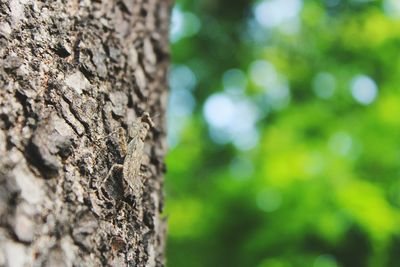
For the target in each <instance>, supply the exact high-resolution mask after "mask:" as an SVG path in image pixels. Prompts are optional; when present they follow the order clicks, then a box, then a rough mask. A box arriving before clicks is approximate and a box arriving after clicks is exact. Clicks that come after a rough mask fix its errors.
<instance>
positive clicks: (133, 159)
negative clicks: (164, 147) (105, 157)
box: [123, 138, 144, 196]
mask: <svg viewBox="0 0 400 267" xmlns="http://www.w3.org/2000/svg"><path fill="white" fill-rule="evenodd" d="M143 147H144V143H143V141H142V140H141V139H140V138H133V139H132V140H131V141H130V142H129V144H128V149H127V154H126V157H125V160H124V167H123V175H124V179H125V180H126V181H127V183H128V184H129V186H130V187H131V188H132V189H133V191H134V194H135V196H139V194H140V191H141V187H142V181H141V179H140V166H141V165H142V161H143V155H142V153H143Z"/></svg>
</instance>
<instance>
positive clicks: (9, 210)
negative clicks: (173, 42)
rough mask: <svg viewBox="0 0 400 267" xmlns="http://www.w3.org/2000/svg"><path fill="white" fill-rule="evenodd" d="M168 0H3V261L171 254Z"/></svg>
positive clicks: (91, 262) (139, 258) (157, 258)
mask: <svg viewBox="0 0 400 267" xmlns="http://www.w3.org/2000/svg"><path fill="white" fill-rule="evenodd" d="M170 5H171V3H170V2H169V1H166V0H135V1H129V0H121V1H95V0H81V1H54V2H53V1H51V2H50V1H36V0H9V1H5V0H0V62H1V63H0V159H1V160H0V266H163V265H164V242H165V228H166V227H165V220H164V219H163V217H162V215H161V213H162V209H163V191H162V189H163V172H164V171H165V166H164V163H163V157H164V154H165V151H166V144H165V135H166V134H165V127H164V122H165V109H166V99H167V85H166V76H167V67H168V62H169V51H168V39H167V38H168V22H169V12H170ZM145 112H148V113H149V114H150V117H152V120H153V121H154V127H151V128H150V129H148V132H147V134H146V131H142V132H141V133H144V135H143V136H142V135H138V132H137V130H138V129H139V130H140V131H141V130H147V128H146V127H145V126H150V122H148V121H145V120H144V119H143V118H144V117H145V115H143V114H146V113H145ZM140 118H142V119H140ZM147 120H150V119H147ZM146 123H147V124H146ZM120 127H122V128H123V129H124V130H123V131H117V129H121V128H120ZM124 133H125V135H126V141H125V139H124V138H123V137H124ZM131 140H133V141H132V142H133V143H134V146H128V145H127V144H126V143H127V142H130V141H131ZM135 142H139V143H140V144H139V145H138V146H136V144H135ZM131 144H132V143H131ZM140 145H143V148H141V146H140ZM132 147H133V149H131V150H129V149H130V148H132ZM126 148H128V149H126ZM129 151H131V152H129ZM132 151H133V153H134V156H132ZM126 153H128V154H126ZM129 153H131V154H130V155H129ZM125 159H126V160H125ZM129 160H133V161H135V164H133V165H131V164H129V162H128V161H129ZM117 164H122V165H123V166H124V170H123V171H122V170H121V171H115V172H114V171H110V170H111V169H112V168H113V166H116V165H117ZM119 166H121V165H119ZM136 166H137V167H136ZM116 169H117V168H113V170H116ZM125 169H126V170H127V171H126V170H125ZM135 171H137V173H135ZM126 172H128V175H127V173H126ZM132 173H133V174H132ZM129 177H130V178H129ZM129 179H131V180H129ZM132 183H133V185H132ZM133 187H135V188H137V189H138V190H136V191H135V190H134V189H133Z"/></svg>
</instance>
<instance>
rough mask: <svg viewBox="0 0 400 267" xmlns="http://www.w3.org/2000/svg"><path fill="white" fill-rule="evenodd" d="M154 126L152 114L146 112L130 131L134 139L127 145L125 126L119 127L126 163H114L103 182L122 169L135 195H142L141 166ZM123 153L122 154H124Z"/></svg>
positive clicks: (120, 141)
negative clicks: (150, 132)
mask: <svg viewBox="0 0 400 267" xmlns="http://www.w3.org/2000/svg"><path fill="white" fill-rule="evenodd" d="M152 127H154V123H153V121H152V120H151V118H150V115H149V114H148V113H147V112H145V113H144V114H143V115H142V116H141V117H140V118H138V119H136V121H135V122H134V123H133V126H132V128H131V129H130V131H129V136H132V140H131V141H130V142H129V143H128V146H126V143H127V142H126V138H125V132H124V129H123V128H119V129H118V132H119V137H120V139H119V146H120V148H121V151H122V153H123V154H124V155H125V159H124V163H123V164H122V165H121V164H114V165H113V166H112V167H111V169H110V170H109V172H108V175H107V177H106V178H105V179H104V180H103V181H102V182H101V183H102V184H103V183H104V182H105V181H107V180H108V179H110V177H111V176H113V175H114V172H115V171H117V170H119V171H121V170H122V175H123V178H124V180H125V181H126V182H127V183H128V185H129V186H130V187H131V188H132V190H133V192H134V194H135V196H137V197H138V196H139V195H140V191H141V187H142V180H141V172H140V168H141V165H142V163H143V149H144V141H145V139H146V136H147V133H148V131H149V130H150V128H152ZM124 155H122V156H124Z"/></svg>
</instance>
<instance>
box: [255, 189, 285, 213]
mask: <svg viewBox="0 0 400 267" xmlns="http://www.w3.org/2000/svg"><path fill="white" fill-rule="evenodd" d="M281 203H282V195H281V193H280V192H279V191H278V190H277V189H275V188H272V187H271V188H266V189H264V190H263V191H261V192H260V193H258V194H257V206H258V208H260V209H261V210H263V211H265V212H273V211H276V210H277V209H279V207H280V206H281Z"/></svg>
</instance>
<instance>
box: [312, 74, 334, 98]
mask: <svg viewBox="0 0 400 267" xmlns="http://www.w3.org/2000/svg"><path fill="white" fill-rule="evenodd" d="M312 85H313V91H314V93H315V94H316V95H317V96H318V97H319V98H322V99H329V98H331V97H332V96H333V94H334V92H335V88H336V80H335V77H334V76H333V75H332V74H330V73H327V72H320V73H318V74H317V75H315V76H314V79H313V83H312Z"/></svg>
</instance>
